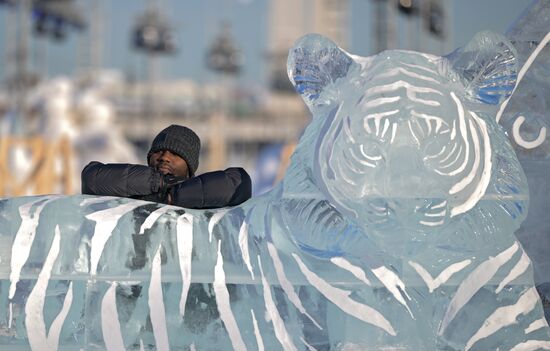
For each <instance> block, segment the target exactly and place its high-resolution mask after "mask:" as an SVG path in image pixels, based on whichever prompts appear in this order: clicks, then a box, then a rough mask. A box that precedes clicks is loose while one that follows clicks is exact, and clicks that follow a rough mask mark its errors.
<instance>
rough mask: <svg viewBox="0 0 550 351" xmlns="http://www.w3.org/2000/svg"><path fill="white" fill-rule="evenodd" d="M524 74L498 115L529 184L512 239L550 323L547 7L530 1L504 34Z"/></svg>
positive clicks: (549, 16) (549, 21) (549, 8)
mask: <svg viewBox="0 0 550 351" xmlns="http://www.w3.org/2000/svg"><path fill="white" fill-rule="evenodd" d="M506 36H507V38H508V39H509V40H510V41H511V42H512V44H513V45H514V47H515V48H516V49H517V53H518V55H517V57H518V70H519V71H522V70H523V71H524V74H523V75H522V76H521V77H519V83H518V84H517V87H516V90H515V91H514V93H513V94H512V96H511V98H510V100H509V101H508V102H507V104H506V105H505V106H504V107H503V108H501V109H500V110H499V114H498V115H497V117H498V121H499V124H500V125H502V126H503V128H504V129H505V130H506V133H507V134H508V137H509V139H510V141H511V143H512V146H513V147H514V149H515V151H516V154H517V156H518V159H519V161H520V163H521V166H522V168H523V170H524V172H525V175H526V177H527V182H528V184H529V203H530V205H529V212H528V214H527V218H526V219H525V220H524V221H523V223H522V224H521V227H520V229H519V230H518V231H517V232H516V235H517V236H518V238H519V239H520V241H521V243H522V244H523V246H524V248H525V250H526V251H527V253H528V254H529V257H530V258H531V259H532V261H533V266H534V271H535V283H536V284H537V288H538V290H539V293H541V294H542V295H543V297H544V299H545V311H546V316H547V319H548V318H550V275H549V273H548V272H550V255H549V250H550V225H549V224H548V220H547V215H548V213H549V212H550V196H549V195H550V178H549V175H550V138H549V136H550V135H549V134H550V133H549V128H550V99H549V97H550V45H548V42H549V41H550V2H548V1H542V0H541V1H534V2H533V3H532V5H531V6H530V7H529V8H528V9H527V10H526V11H525V13H524V14H523V15H522V16H520V18H519V19H518V20H517V21H516V22H515V23H514V24H513V25H512V27H511V28H510V29H509V31H508V33H507V34H506Z"/></svg>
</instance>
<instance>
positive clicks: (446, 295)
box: [0, 33, 550, 350]
mask: <svg viewBox="0 0 550 351" xmlns="http://www.w3.org/2000/svg"><path fill="white" fill-rule="evenodd" d="M480 43H483V45H480ZM468 48H470V49H471V48H477V49H476V50H477V51H476V50H473V49H472V50H470V49H468ZM478 51H479V52H478ZM463 55H468V57H469V59H468V60H464V56H463ZM514 55H515V53H514V49H513V47H512V46H511V45H510V44H509V42H508V41H506V39H505V38H503V37H500V36H496V35H493V34H490V33H484V34H480V35H479V36H477V37H476V38H474V39H473V43H472V44H471V45H469V46H467V47H466V48H465V49H463V50H462V51H457V52H455V53H454V54H453V55H451V56H449V57H448V58H442V57H436V56H431V55H426V54H421V53H415V52H407V51H387V52H383V53H381V54H379V55H377V56H374V57H369V58H362V57H356V56H352V55H349V54H347V53H346V52H344V51H343V50H341V49H339V48H338V47H337V46H336V45H335V44H334V43H332V42H330V41H329V40H328V39H326V38H323V37H321V36H318V35H308V36H306V37H304V38H302V39H301V40H299V41H298V42H297V43H296V45H295V46H294V47H293V48H292V49H291V51H290V55H289V60H288V70H289V76H290V79H291V81H292V82H293V84H295V86H296V87H297V90H298V91H299V92H300V94H301V95H302V96H303V98H304V101H306V103H307V105H308V107H309V108H310V110H311V112H312V115H313V119H312V122H311V123H310V125H309V126H308V128H307V129H306V131H305V132H304V135H303V136H302V138H301V139H300V142H299V144H298V146H297V149H296V152H295V154H294V155H293V157H292V160H291V166H290V168H289V169H288V171H287V174H286V175H285V177H284V179H283V182H282V183H280V184H279V185H278V186H277V187H276V188H274V189H273V190H272V191H270V192H268V193H266V194H264V195H262V196H260V197H257V198H254V199H251V200H250V201H247V202H246V203H244V204H242V205H241V206H238V207H234V208H227V209H220V210H206V211H198V210H187V209H182V208H177V207H172V206H166V205H161V204H154V203H148V202H143V201H137V200H131V199H122V198H109V197H89V196H69V197H55V196H40V197H24V198H13V199H6V200H2V201H0V209H1V211H0V241H1V243H0V250H2V251H1V252H0V259H1V261H0V277H1V280H0V343H1V344H3V347H4V348H8V347H6V346H14V347H15V346H16V345H30V346H31V348H32V349H36V350H40V349H44V347H45V346H47V348H49V349H56V348H58V347H59V348H61V347H63V348H67V349H81V348H83V349H90V350H94V349H110V350H120V349H135V350H138V349H139V350H142V349H159V350H162V349H168V348H170V349H183V350H225V349H237V350H243V349H250V350H278V349H285V350H328V349H330V350H356V349H357V350H381V349H395V350H465V349H466V350H495V349H499V350H519V349H530V350H531V349H532V350H535V349H550V335H549V329H548V325H547V323H546V320H545V319H544V316H543V312H542V308H541V303H540V298H539V295H538V294H537V292H536V290H535V288H534V284H533V279H532V267H531V263H530V260H529V258H528V256H527V255H526V254H525V252H524V250H523V248H522V246H521V245H520V244H519V243H518V241H517V240H516V238H515V237H514V231H515V230H516V229H517V228H518V227H519V226H520V224H521V222H522V220H523V219H524V218H525V215H526V206H527V200H528V194H527V183H526V180H525V176H524V174H523V172H522V170H521V167H520V165H519V162H518V160H517V158H516V156H515V154H514V152H513V149H512V147H511V145H510V143H509V142H508V139H507V137H506V134H505V133H504V131H503V130H502V129H501V127H499V126H498V125H497V123H496V121H495V114H496V109H497V107H498V105H497V104H498V102H500V101H502V100H503V99H504V98H506V96H509V94H510V92H511V87H512V86H513V84H510V83H511V82H513V80H514V79H515V76H516V71H517V69H516V64H515V61H514V59H513V57H514ZM470 59H471V60H477V59H479V63H478V64H477V65H476V64H475V63H473V62H470V61H469V60H470Z"/></svg>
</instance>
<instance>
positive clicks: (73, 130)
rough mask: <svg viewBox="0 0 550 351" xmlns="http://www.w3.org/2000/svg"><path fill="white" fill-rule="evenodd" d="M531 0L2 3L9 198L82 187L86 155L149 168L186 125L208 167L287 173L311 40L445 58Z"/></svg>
mask: <svg viewBox="0 0 550 351" xmlns="http://www.w3.org/2000/svg"><path fill="white" fill-rule="evenodd" d="M529 3H530V0H460V1H458V0H454V1H453V0H186V1H184V0H132V1H122V0H0V28H1V31H0V62H1V64H0V197H7V196H19V195H30V194H46V193H65V194H74V193H79V192H80V171H81V169H82V168H83V167H84V166H85V165H86V164H87V163H88V162H90V161H92V160H97V161H101V162H131V163H145V161H146V160H145V158H146V154H147V151H148V147H149V145H150V142H151V140H152V139H153V138H154V136H155V135H156V134H157V133H158V132H159V131H160V130H162V129H163V128H164V127H166V126H168V125H170V124H173V123H176V124H183V125H187V126H189V127H190V128H192V129H194V130H195V131H196V132H197V133H198V134H199V136H200V137H201V139H202V144H203V149H202V151H201V159H200V166H199V171H198V173H203V172H206V171H210V170H215V169H223V168H225V167H228V166H242V167H245V168H246V169H247V170H248V172H249V173H250V174H251V176H252V178H253V192H254V194H255V195H257V194H260V193H262V192H265V191H266V190H268V189H270V188H271V187H272V186H273V184H275V183H276V182H277V181H278V180H279V179H280V177H281V176H282V175H283V173H284V170H285V168H286V166H287V164H288V158H289V156H290V154H291V153H292V151H293V147H294V143H295V142H296V141H297V139H298V138H299V136H300V133H301V132H302V130H303V128H304V127H305V125H306V124H307V123H308V122H309V119H310V115H309V113H308V111H307V110H306V108H305V105H304V104H303V103H302V101H301V99H300V98H299V96H298V95H297V94H296V93H295V92H294V90H293V88H292V86H291V85H290V82H289V80H288V77H287V73H286V56H287V53H288V50H289V48H290V47H291V46H292V44H293V42H294V41H295V40H296V39H298V38H299V37H300V36H302V35H303V34H305V33H309V32H316V33H321V34H323V35H325V36H327V37H329V38H331V39H332V40H333V41H335V42H336V43H337V44H338V45H339V46H340V47H342V48H344V49H346V50H347V51H349V52H351V53H353V54H357V55H362V56H368V55H373V54H376V53H378V52H380V51H382V50H386V49H395V48H398V49H411V50H418V51H423V52H428V53H432V54H437V55H443V54H447V53H449V52H451V51H452V50H454V49H455V48H456V47H459V46H463V45H465V44H466V43H467V42H468V41H469V40H470V39H471V38H472V37H473V35H474V34H475V33H476V32H478V31H481V30H492V31H495V32H498V33H504V32H505V31H506V29H507V28H508V27H509V26H510V25H511V24H512V23H513V21H514V19H515V18H516V17H518V16H519V15H520V14H521V12H522V11H523V9H524V8H526V7H527V6H528V5H529Z"/></svg>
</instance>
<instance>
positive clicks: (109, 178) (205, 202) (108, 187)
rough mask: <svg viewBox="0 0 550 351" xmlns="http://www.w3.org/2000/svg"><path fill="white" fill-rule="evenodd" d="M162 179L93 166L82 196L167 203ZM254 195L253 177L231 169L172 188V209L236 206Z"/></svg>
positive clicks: (137, 169)
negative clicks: (162, 190)
mask: <svg viewBox="0 0 550 351" xmlns="http://www.w3.org/2000/svg"><path fill="white" fill-rule="evenodd" d="M162 182H163V175H162V174H161V173H160V172H159V171H157V170H156V169H154V168H152V167H148V166H143V165H134V164H126V163H108V164H103V163H101V162H95V161H94V162H90V163H89V164H88V165H87V166H86V167H84V169H83V170H82V194H88V195H107V196H120V197H131V198H135V199H141V200H149V201H155V202H162V203H168V194H167V193H162V192H161V191H160V190H161V188H162ZM251 193H252V182H251V180H250V176H249V175H248V173H246V171H245V170H244V169H242V168H237V167H233V168H228V169H226V170H224V171H215V172H208V173H204V174H201V175H200V176H196V177H193V178H189V179H188V180H186V181H184V182H183V183H181V184H178V185H176V186H174V187H173V188H171V190H170V195H171V198H172V205H175V206H180V207H185V208H194V209H205V208H219V207H226V206H236V205H239V204H241V203H243V202H244V201H246V200H248V199H249V198H250V196H251Z"/></svg>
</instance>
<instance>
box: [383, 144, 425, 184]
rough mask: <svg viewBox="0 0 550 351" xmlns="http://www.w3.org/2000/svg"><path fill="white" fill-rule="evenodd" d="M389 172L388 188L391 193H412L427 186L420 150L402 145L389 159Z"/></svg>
mask: <svg viewBox="0 0 550 351" xmlns="http://www.w3.org/2000/svg"><path fill="white" fill-rule="evenodd" d="M388 161H389V162H388V163H389V164H388V166H389V172H388V177H387V178H386V180H387V182H386V189H387V190H388V191H390V192H391V193H395V192H397V194H412V193H416V192H417V191H418V190H419V189H421V188H423V187H424V186H425V181H426V179H425V177H424V165H423V162H422V158H421V156H420V153H419V150H418V149H417V148H415V147H411V146H400V147H398V148H396V149H395V150H393V152H392V154H391V155H390V157H389V160H388Z"/></svg>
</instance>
